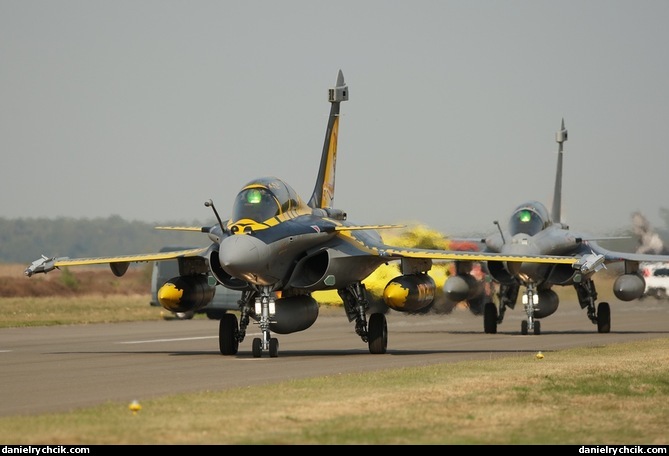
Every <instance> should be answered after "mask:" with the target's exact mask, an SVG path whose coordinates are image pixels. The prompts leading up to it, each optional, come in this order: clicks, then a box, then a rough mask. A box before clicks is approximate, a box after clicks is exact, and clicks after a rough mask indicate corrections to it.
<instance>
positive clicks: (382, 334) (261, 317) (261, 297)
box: [218, 282, 388, 358]
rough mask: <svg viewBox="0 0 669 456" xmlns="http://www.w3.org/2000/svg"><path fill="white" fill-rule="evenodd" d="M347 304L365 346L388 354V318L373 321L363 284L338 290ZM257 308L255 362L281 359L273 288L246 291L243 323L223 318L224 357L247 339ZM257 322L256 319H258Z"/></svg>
mask: <svg viewBox="0 0 669 456" xmlns="http://www.w3.org/2000/svg"><path fill="white" fill-rule="evenodd" d="M338 293H339V296H341V298H342V300H343V302H344V309H345V311H346V315H347V316H348V319H349V321H354V320H355V332H356V334H358V335H359V336H360V338H361V339H362V341H363V342H366V343H367V344H368V346H369V352H370V353H372V354H383V353H386V350H387V347H388V324H387V321H386V316H385V314H383V313H381V312H375V313H372V314H371V315H370V316H369V321H367V318H366V315H365V313H366V311H367V310H368V309H369V302H368V301H367V293H366V290H365V286H364V285H363V284H362V283H359V282H358V283H354V284H352V285H349V286H347V287H346V288H342V289H340V290H338ZM252 302H253V304H254V306H255V307H254V311H255V315H256V316H257V319H258V325H259V326H260V331H261V333H262V334H261V337H256V338H254V339H253V343H252V345H251V351H252V353H253V357H254V358H260V357H261V356H262V353H263V351H267V352H268V353H269V356H270V358H276V357H278V356H279V340H278V339H277V338H276V337H272V336H271V332H270V328H269V327H270V323H272V321H273V320H272V319H273V318H274V307H275V301H274V295H273V294H272V293H271V292H270V289H269V287H261V289H260V291H259V292H257V291H255V290H251V291H243V292H242V297H241V299H240V300H239V308H240V312H241V314H240V319H239V322H238V321H237V316H236V315H235V314H232V313H225V314H223V315H222V316H221V320H220V322H219V330H218V344H219V349H220V352H221V354H222V355H235V354H237V351H238V349H239V343H240V342H242V341H243V340H244V337H245V336H246V328H247V327H248V325H249V322H250V312H251V303H252ZM254 318H255V317H254Z"/></svg>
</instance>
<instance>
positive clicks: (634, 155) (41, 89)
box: [0, 0, 669, 235]
mask: <svg viewBox="0 0 669 456" xmlns="http://www.w3.org/2000/svg"><path fill="white" fill-rule="evenodd" d="M668 21H669V1H666V0H657V1H656V0H652V1H651V0H641V1H631V0H630V1H615V0H603V1H600V0H588V1H582V0H578V1H571V0H567V1H565V0H562V1H554V0H552V1H541V0H527V1H515V0H509V1H497V0H495V1H472V0H462V1H447V0H435V1H424V0H412V1H389V0H380V1H368V0H362V1H361V0H358V1H346V0H339V1H335V2H332V1H327V2H326V1H319V0H305V1H294V0H289V1H286V0H282V1H199V0H189V1H171V0H155V1H142V0H132V1H125V0H122V1H119V0H113V1H111V0H110V1H94V0H81V1H70V0H59V1H35V0H0V62H1V63H0V148H1V155H0V156H1V157H2V161H1V165H0V216H2V217H8V218H17V217H49V218H53V217H58V216H66V217H75V218H84V217H85V218H95V217H108V216H110V215H119V216H121V217H123V218H125V219H127V220H141V221H146V222H150V223H160V222H164V221H178V220H183V221H187V222H190V221H206V220H210V219H211V217H212V213H211V210H210V209H208V208H206V207H205V206H204V201H205V200H207V199H209V198H211V199H213V200H214V202H215V203H216V205H217V208H218V210H219V212H220V213H221V215H222V216H223V217H224V218H227V217H228V216H229V211H230V206H231V204H232V201H233V199H234V197H235V195H236V193H237V191H238V190H239V189H240V188H241V187H242V186H243V185H244V184H245V183H246V182H248V181H250V180H252V179H254V178H256V177H261V176H276V177H279V178H282V179H284V180H285V181H287V182H288V183H289V184H290V185H292V186H293V188H295V190H296V191H297V192H298V193H299V194H300V195H302V197H303V198H304V199H305V201H306V200H308V199H309V196H310V195H311V192H312V189H313V185H314V179H315V174H316V171H317V168H318V164H319V160H320V153H321V149H322V145H323V139H324V134H325V126H326V122H327V116H328V113H329V109H330V104H329V103H328V102H327V90H328V88H329V87H331V86H333V85H334V83H335V80H336V77H337V72H338V71H339V70H340V69H341V70H342V71H343V73H344V76H345V79H346V82H347V84H348V86H349V90H350V99H349V101H347V102H345V103H342V118H341V124H340V134H339V155H338V164H337V181H336V192H335V206H336V207H337V208H339V209H343V210H345V211H346V212H347V213H348V216H349V220H351V221H353V222H358V223H368V224H371V223H422V224H425V225H427V226H429V227H431V228H434V229H437V230H440V231H443V232H444V233H448V234H454V235H455V234H466V233H468V232H476V233H481V232H483V233H487V232H490V231H493V230H494V226H493V224H492V221H493V220H499V221H500V223H501V224H502V225H503V226H506V222H507V219H508V217H509V215H510V213H511V211H512V210H513V208H514V207H515V206H517V205H518V204H520V203H521V202H523V201H525V200H529V199H536V200H539V201H542V202H544V203H545V204H546V205H547V206H548V207H549V208H550V205H551V201H552V193H553V187H554V179H555V166H556V160H557V143H556V142H555V132H556V131H557V130H558V129H559V127H560V122H561V120H562V118H564V119H565V124H566V127H567V129H568V130H569V140H568V141H567V143H565V148H564V150H565V156H564V183H563V198H562V214H563V219H564V221H566V222H568V223H569V224H570V225H571V226H572V228H577V229H581V230H585V231H589V232H592V233H606V232H608V231H610V230H613V229H620V228H627V227H630V226H631V214H632V212H634V211H636V210H640V211H641V212H642V213H643V214H644V215H646V217H647V218H648V219H649V220H650V222H651V223H652V224H657V225H659V226H664V224H663V221H662V219H661V218H660V216H659V210H660V208H668V207H669V201H668V200H667V195H669V179H668V178H667V174H669V139H668V137H667V130H669V49H668V46H669V27H668V26H667V24H668Z"/></svg>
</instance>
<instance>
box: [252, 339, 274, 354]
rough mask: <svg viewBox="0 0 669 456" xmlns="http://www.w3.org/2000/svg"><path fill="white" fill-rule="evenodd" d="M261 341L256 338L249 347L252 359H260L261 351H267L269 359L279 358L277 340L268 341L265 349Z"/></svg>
mask: <svg viewBox="0 0 669 456" xmlns="http://www.w3.org/2000/svg"><path fill="white" fill-rule="evenodd" d="M262 342H263V341H262V339H261V338H260V337H256V338H255V339H253V344H252V345H251V351H252V353H253V357H254V358H260V357H261V356H262V352H263V349H267V352H268V353H269V357H270V358H276V357H278V356H279V339H277V338H276V337H272V338H270V339H269V342H268V343H267V344H266V347H263V343H262Z"/></svg>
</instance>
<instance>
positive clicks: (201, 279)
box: [25, 71, 576, 357]
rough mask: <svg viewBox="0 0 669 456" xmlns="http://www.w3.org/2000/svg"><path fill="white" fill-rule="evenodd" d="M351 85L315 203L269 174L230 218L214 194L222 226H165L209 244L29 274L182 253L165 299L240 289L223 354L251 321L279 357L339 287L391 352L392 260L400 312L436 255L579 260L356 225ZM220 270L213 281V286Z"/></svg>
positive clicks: (51, 261) (226, 324)
mask: <svg viewBox="0 0 669 456" xmlns="http://www.w3.org/2000/svg"><path fill="white" fill-rule="evenodd" d="M348 97H349V90H348V87H347V85H346V83H345V82H344V76H343V74H342V72H341V71H339V73H338V76H337V81H336V87H334V88H332V89H330V90H329V102H330V103H331V108H330V115H329V119H328V124H327V130H326V134H325V143H324V146H323V151H322V156H321V162H320V168H319V172H318V176H317V179H316V183H315V187H314V191H313V194H312V195H311V197H310V199H309V200H308V202H305V201H304V200H303V199H301V198H300V196H299V195H298V194H297V193H296V192H295V191H294V190H293V189H292V188H291V187H290V185H288V184H287V183H286V182H284V181H283V180H281V179H278V178H276V177H263V178H260V179H254V180H252V181H250V182H249V183H247V184H246V185H244V186H243V188H242V189H241V191H240V192H239V193H238V194H237V196H236V197H235V199H234V201H233V202H232V211H231V214H230V218H228V219H227V220H223V219H221V217H220V216H219V213H218V211H217V210H216V208H215V206H214V204H213V202H212V201H211V200H209V201H207V202H205V206H207V207H211V209H212V210H213V212H214V214H215V215H216V218H217V221H218V223H217V224H216V225H214V226H210V227H158V228H163V229H176V230H188V231H198V232H202V233H205V234H206V235H207V236H208V237H209V239H210V240H211V244H210V245H209V246H208V247H205V248H199V249H187V250H181V251H174V252H159V253H145V254H138V255H122V256H115V257H104V258H76V259H70V258H49V257H46V256H42V258H40V259H38V260H36V261H34V262H33V263H32V264H31V265H30V266H29V267H28V268H27V269H26V270H25V274H26V275H27V276H32V275H33V274H36V273H46V272H49V271H51V270H53V269H54V268H60V267H71V266H80V265H90V264H105V263H108V264H109V265H110V267H111V269H112V271H113V272H114V274H116V275H117V276H121V275H123V274H124V273H125V272H126V270H127V269H128V266H129V263H131V262H147V261H162V260H171V259H177V260H178V262H179V273H180V275H179V276H177V277H174V278H173V279H171V280H169V281H168V282H167V283H165V284H164V285H163V286H162V287H161V289H160V290H159V292H158V300H159V301H160V304H161V305H162V306H163V307H165V308H166V309H168V310H170V311H172V312H188V311H193V310H197V309H199V308H202V307H204V306H205V305H207V303H209V302H210V301H211V299H212V298H213V295H214V291H215V285H216V284H220V285H222V286H225V287H227V288H230V289H234V290H239V291H241V299H240V301H239V319H238V317H237V314H236V313H226V314H224V315H223V316H222V318H221V320H220V323H219V325H220V326H219V348H220V352H221V353H222V354H223V355H234V354H236V353H237V350H238V347H239V343H240V342H242V341H243V340H244V338H245V335H246V330H247V328H248V325H249V322H250V321H251V320H254V322H256V323H257V324H258V325H259V327H260V330H261V334H262V337H257V338H254V339H253V344H252V353H253V356H254V357H261V356H262V353H263V352H264V351H267V352H268V353H269V356H270V357H276V356H278V350H279V342H278V339H277V338H275V337H272V332H274V333H278V334H289V333H293V332H296V331H302V330H305V329H307V328H309V327H310V326H311V325H312V324H313V323H314V322H315V321H316V318H317V317H318V311H319V304H318V302H317V301H316V300H315V299H314V298H313V297H312V293H313V292H316V291H320V290H337V292H338V294H339V296H340V297H341V299H342V301H343V308H344V311H345V312H346V314H347V316H348V319H349V321H355V331H356V333H357V334H358V335H359V336H360V337H361V339H362V340H363V342H366V343H367V344H368V345H369V351H370V353H374V354H381V353H385V352H386V349H387V344H388V329H387V321H386V316H385V314H384V313H382V312H372V313H370V315H369V319H368V318H367V313H368V312H369V309H370V305H369V303H368V300H367V294H366V290H365V286H364V284H363V283H362V282H363V280H364V279H365V278H367V277H368V276H369V275H370V274H371V273H372V272H373V271H374V270H376V269H377V268H378V267H380V266H381V265H383V264H385V263H388V262H390V261H400V262H401V275H399V276H398V277H396V278H395V279H393V280H391V281H390V282H389V283H388V284H387V286H386V288H385V290H384V293H383V298H384V301H385V303H386V304H387V305H388V306H389V307H390V308H392V309H395V310H398V311H409V312H411V311H417V310H420V309H421V308H424V307H426V306H429V305H430V304H431V302H432V300H433V298H434V291H435V283H434V281H433V279H432V278H431V277H430V276H429V275H428V274H427V272H428V271H429V270H430V268H431V266H432V261H433V260H443V261H452V260H457V259H459V260H468V261H483V260H491V259H494V260H497V261H504V262H506V261H509V262H526V261H527V262H550V263H551V264H553V263H560V264H565V265H567V266H569V265H571V264H573V263H575V261H576V260H575V259H572V258H560V257H553V256H542V255H502V254H482V253H480V252H475V251H469V252H463V251H444V250H428V249H415V248H414V249H412V248H400V247H393V246H390V245H385V244H384V243H383V242H382V239H381V236H380V235H379V234H378V231H377V230H378V229H385V228H390V227H392V226H391V225H378V226H377V225H357V224H353V223H351V222H349V221H347V217H346V213H345V212H344V211H342V210H339V209H336V208H334V207H333V200H334V191H335V167H336V162H337V137H338V133H339V119H340V118H339V111H340V104H341V102H342V101H346V100H348ZM210 276H211V277H213V278H214V279H215V281H216V282H217V283H216V284H212V283H209V280H208V279H209V277H210Z"/></svg>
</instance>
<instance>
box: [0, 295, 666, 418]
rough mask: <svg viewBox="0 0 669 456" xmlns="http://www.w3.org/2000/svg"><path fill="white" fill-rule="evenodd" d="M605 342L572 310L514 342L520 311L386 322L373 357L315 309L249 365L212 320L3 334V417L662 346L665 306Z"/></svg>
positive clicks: (569, 306) (621, 306)
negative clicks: (495, 321) (500, 318)
mask: <svg viewBox="0 0 669 456" xmlns="http://www.w3.org/2000/svg"><path fill="white" fill-rule="evenodd" d="M611 315H612V316H611V332H610V333H609V334H599V333H597V327H596V325H594V324H592V323H591V322H590V320H588V319H587V317H586V313H585V311H584V310H582V309H580V307H579V306H578V304H577V303H575V302H562V303H561V304H560V308H559V309H558V310H557V312H556V313H555V314H553V315H551V316H550V317H548V318H545V319H543V320H541V328H542V333H541V335H538V336H535V335H525V336H524V335H521V333H520V325H521V323H520V322H521V320H522V318H523V312H522V306H518V307H517V308H516V309H515V310H509V311H508V312H507V314H506V317H505V320H504V322H503V323H502V324H501V325H499V328H498V333H497V334H484V333H483V320H482V317H480V316H478V317H477V316H474V315H472V314H471V313H470V312H469V311H468V310H465V309H456V310H455V311H454V312H453V313H451V314H449V315H435V314H428V315H420V316H412V315H404V314H400V313H397V312H390V313H389V314H387V319H388V331H389V336H388V352H387V353H386V354H384V355H372V354H370V353H369V351H368V348H367V344H366V343H364V342H362V340H361V339H360V337H358V336H357V335H356V334H355V331H354V323H350V322H349V321H348V319H347V318H346V316H345V315H344V311H343V310H342V309H334V311H333V310H332V309H330V310H327V311H325V310H322V311H321V315H320V316H319V318H318V320H317V321H316V323H314V325H313V326H312V327H310V328H308V329H307V330H305V331H302V332H298V333H294V334H287V335H275V336H276V337H278V339H279V343H280V346H279V357H278V358H269V357H267V356H266V355H264V356H263V357H262V358H253V357H252V355H251V341H252V339H253V337H255V336H257V335H259V332H258V328H257V326H255V325H251V326H250V327H249V331H248V333H247V336H246V339H245V340H244V341H243V342H242V343H241V344H240V347H239V352H238V354H237V355H236V356H233V357H226V356H222V355H221V354H220V353H219V351H218V321H216V320H206V319H194V320H183V321H181V320H165V321H154V322H134V323H115V324H98V325H81V326H57V327H41V328H10V329H2V330H0V363H1V365H2V370H1V371H0V378H1V379H2V388H0V397H1V400H0V416H14V415H23V414H39V413H44V412H61V411H67V410H70V409H73V408H79V407H86V406H92V405H96V404H100V403H104V402H107V401H127V402H128V403H129V402H130V401H132V400H134V399H137V400H139V401H142V400H146V399H147V398H151V397H156V396H162V395H168V394H173V393H181V392H194V391H207V390H221V389H225V388H232V387H240V386H252V385H259V384H264V383H270V382H279V381H283V380H289V379H294V378H302V377H314V376H322V375H338V374H344V373H352V372H364V371H372V370H381V369H393V368H399V367H408V366H423V365H429V364H434V363H444V362H457V361H463V360H473V359H492V358H497V357H502V356H522V355H524V354H534V353H536V352H537V351H542V352H544V353H550V352H551V351H554V350H560V349H565V348H570V347H577V346H578V347H582V346H590V347H596V346H601V345H606V344H612V343H620V342H628V341H632V340H640V339H649V338H658V337H668V336H669V301H658V300H643V301H633V302H629V303H623V302H611Z"/></svg>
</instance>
